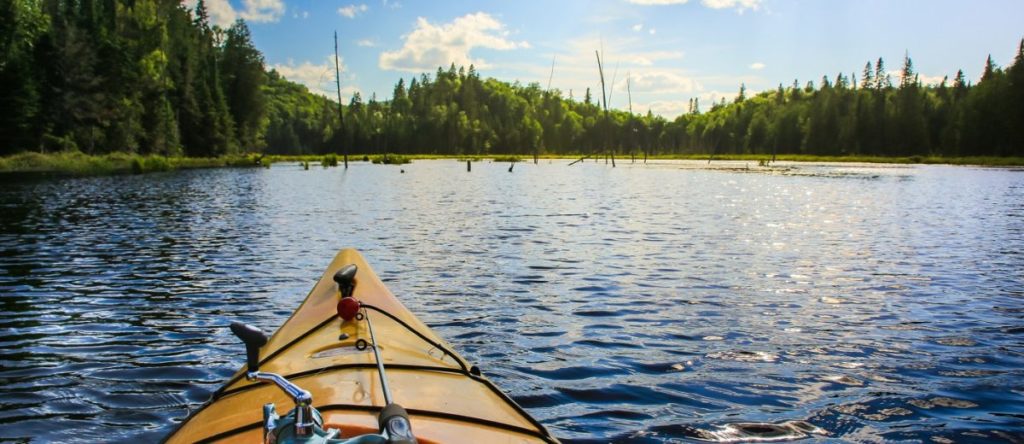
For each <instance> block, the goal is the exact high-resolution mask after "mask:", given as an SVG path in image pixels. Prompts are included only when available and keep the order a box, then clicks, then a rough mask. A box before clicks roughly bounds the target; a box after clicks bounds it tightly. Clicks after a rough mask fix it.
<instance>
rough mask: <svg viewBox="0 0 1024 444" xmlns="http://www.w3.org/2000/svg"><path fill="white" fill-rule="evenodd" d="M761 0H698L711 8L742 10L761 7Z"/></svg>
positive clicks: (753, 9)
mask: <svg viewBox="0 0 1024 444" xmlns="http://www.w3.org/2000/svg"><path fill="white" fill-rule="evenodd" d="M761 2H762V0H700V3H701V4H702V5H704V6H707V7H709V8H711V9H736V11H738V12H743V11H745V10H747V9H750V10H752V11H757V10H758V9H760V8H761Z"/></svg>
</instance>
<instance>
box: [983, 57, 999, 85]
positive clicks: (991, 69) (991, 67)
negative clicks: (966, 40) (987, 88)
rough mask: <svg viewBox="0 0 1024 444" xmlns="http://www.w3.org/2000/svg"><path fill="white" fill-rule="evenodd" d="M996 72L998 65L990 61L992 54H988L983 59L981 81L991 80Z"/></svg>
mask: <svg viewBox="0 0 1024 444" xmlns="http://www.w3.org/2000/svg"><path fill="white" fill-rule="evenodd" d="M997 72H999V67H997V66H996V64H995V62H993V61H992V54H989V55H988V58H987V59H985V70H984V71H982V73H981V81H982V82H984V81H986V80H992V79H993V78H994V77H995V75H996V73H997Z"/></svg>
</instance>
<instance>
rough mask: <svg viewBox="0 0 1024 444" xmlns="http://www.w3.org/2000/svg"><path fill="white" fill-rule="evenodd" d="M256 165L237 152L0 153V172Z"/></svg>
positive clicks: (87, 172)
mask: <svg viewBox="0 0 1024 444" xmlns="http://www.w3.org/2000/svg"><path fill="white" fill-rule="evenodd" d="M257 165H258V164H257V163H256V161H255V158H254V157H252V156H239V155H235V156H223V157H207V158H200V157H166V156H159V155H139V154H130V153H109V154H102V155H88V154H85V153H82V152H81V151H77V150H72V151H63V152H58V153H51V154H42V153H36V152H25V153H20V154H15V155H12V156H6V157H0V173H49V174H57V175H69V176H91V175H104V174H125V173H134V174H140V173H151V172H157V171H172V170H178V169H189V168H219V167H225V166H234V167H253V166H257Z"/></svg>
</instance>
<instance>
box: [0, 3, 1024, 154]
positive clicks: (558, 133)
mask: <svg viewBox="0 0 1024 444" xmlns="http://www.w3.org/2000/svg"><path fill="white" fill-rule="evenodd" d="M4 3H5V5H6V6H5V7H4V9H3V10H2V11H0V53H2V54H4V56H3V59H2V61H0V103H3V104H4V106H2V107H0V154H3V155H7V154H12V153H17V152H21V151H39V152H52V151H66V150H80V151H83V152H85V153H89V154H103V153H109V152H128V153H138V154H157V155H166V156H194V157H207V156H219V155H224V154H234V153H248V152H267V153H276V154H324V153H340V152H343V151H344V150H346V149H347V150H348V151H349V152H351V153H367V154H372V153H383V152H391V153H407V154H454V155H461V154H518V155H528V154H532V153H546V154H578V153H589V152H594V151H603V150H607V149H614V150H615V151H616V152H618V153H624V154H625V153H640V152H647V153H650V154H693V153H723V154H724V153H730V154H766V155H767V154H771V153H779V154H784V153H785V154H810V155H829V156H836V155H873V156H912V155H923V156H924V155H927V156H1024V106H1022V104H1024V41H1022V42H1021V45H1020V46H1019V48H1018V52H1017V55H1016V58H1015V59H1014V60H1013V62H1012V63H1011V65H1010V66H1008V67H1006V68H1005V69H1001V68H999V67H998V66H996V64H995V63H994V62H993V61H992V58H991V57H989V58H988V61H987V62H986V64H985V70H984V74H983V75H982V77H981V79H980V81H979V82H977V83H975V84H972V82H970V81H968V80H967V79H965V78H964V76H963V74H962V72H961V73H958V75H957V76H956V77H955V78H953V79H945V80H944V81H942V82H941V83H940V84H938V85H924V84H922V83H921V82H920V81H919V79H918V75H917V74H916V73H915V71H914V67H913V63H912V61H911V59H910V57H909V56H908V57H906V58H905V59H904V60H903V63H902V67H901V68H902V69H901V70H900V73H899V75H898V78H895V79H894V78H892V77H891V76H890V74H888V71H887V70H886V67H885V62H884V61H883V60H882V59H878V60H877V61H873V62H868V63H867V65H865V67H864V69H863V70H862V71H860V73H859V78H858V74H855V73H849V74H846V73H840V74H837V75H835V76H825V77H823V78H822V79H821V80H820V81H819V82H817V84H815V83H814V82H806V83H804V84H801V83H800V82H799V81H794V82H793V83H792V84H791V85H789V86H783V85H782V84H780V85H779V87H778V88H777V89H775V90H771V91H765V92H761V93H758V94H755V95H749V94H748V93H747V91H746V90H745V88H744V87H743V86H741V87H740V92H739V95H738V96H737V97H736V98H735V100H733V101H732V102H729V103H727V102H725V101H724V100H723V101H720V102H717V103H712V104H709V105H710V107H707V109H706V110H704V109H702V108H704V107H705V106H704V105H703V104H701V103H699V102H698V101H697V100H696V99H694V100H691V102H690V109H689V111H688V112H687V113H685V114H683V115H681V116H679V117H678V118H676V119H674V120H671V121H670V120H666V119H665V118H663V117H660V116H656V115H653V114H652V113H650V112H647V113H646V114H642V113H641V114H636V115H633V114H630V113H628V112H625V111H621V110H611V111H610V112H608V113H607V114H606V113H604V112H603V111H602V108H601V107H600V97H598V96H599V92H597V90H595V92H593V93H592V92H591V91H590V90H589V89H588V90H587V91H586V92H585V94H584V96H583V97H582V100H579V98H571V97H565V96H564V95H563V93H562V92H561V91H557V90H554V91H546V90H544V89H543V88H541V87H540V85H538V84H536V83H532V84H528V85H522V84H519V83H511V84H510V83H507V82H502V81H498V80H495V79H490V78H487V79H485V78H482V77H481V76H480V74H479V73H478V72H476V70H475V68H474V67H473V66H469V67H468V68H457V67H455V66H454V65H452V66H449V67H448V68H447V69H443V68H438V70H437V72H436V73H433V75H430V74H422V75H420V76H419V77H414V78H412V79H410V80H409V81H408V82H407V81H406V80H405V79H400V80H399V81H398V83H397V84H396V85H395V87H394V90H393V91H392V99H391V100H388V101H381V100H377V99H376V97H375V95H371V97H370V98H369V99H368V100H367V99H364V98H363V97H362V96H360V95H359V94H358V93H357V94H355V95H354V96H353V97H352V98H351V100H350V101H349V103H347V104H346V105H345V106H344V113H343V114H344V124H343V126H342V125H341V124H340V121H339V118H338V114H337V105H336V103H335V102H333V101H331V100H329V99H327V98H324V97H321V96H318V95H314V94H312V93H310V92H309V91H308V90H307V89H306V88H305V87H304V86H301V85H298V84H295V83H292V82H290V81H288V80H287V79H284V78H283V77H281V76H280V75H279V74H278V73H276V72H274V71H269V72H267V71H266V68H265V66H264V63H263V57H262V54H261V53H260V52H259V51H258V50H257V49H256V48H255V47H254V46H253V43H252V40H251V38H250V34H249V30H248V28H247V26H246V24H245V23H244V22H243V21H237V22H235V23H234V24H233V25H232V26H231V27H230V28H228V29H226V30H225V29H221V28H219V27H217V26H212V25H211V24H210V22H209V16H208V14H207V12H206V8H205V6H204V3H203V2H202V1H200V2H199V3H198V5H197V7H196V9H195V10H189V9H187V8H186V7H184V6H183V5H182V4H181V3H180V2H179V1H178V0H132V1H125V0H7V1H5V2H4ZM595 72H596V70H595Z"/></svg>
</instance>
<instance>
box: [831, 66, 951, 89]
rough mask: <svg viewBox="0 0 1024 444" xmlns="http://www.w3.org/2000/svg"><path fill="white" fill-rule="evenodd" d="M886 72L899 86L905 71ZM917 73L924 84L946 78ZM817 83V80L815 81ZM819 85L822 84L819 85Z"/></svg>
mask: <svg viewBox="0 0 1024 444" xmlns="http://www.w3.org/2000/svg"><path fill="white" fill-rule="evenodd" d="M886 74H889V77H890V78H891V79H892V84H893V86H899V85H900V76H901V75H902V74H903V71H901V70H898V69H896V70H892V71H887V72H886ZM916 75H917V80H918V81H919V82H921V84H922V85H931V86H938V85H939V84H940V83H942V79H944V78H946V76H930V75H927V74H921V73H916ZM829 80H830V81H835V79H833V78H829ZM858 81H859V80H858ZM948 81H949V80H948V79H947V82H948ZM815 85H817V82H815ZM818 86H821V85H818Z"/></svg>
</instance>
